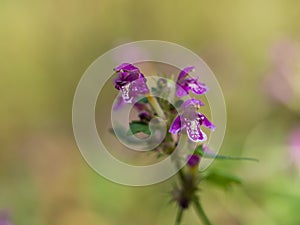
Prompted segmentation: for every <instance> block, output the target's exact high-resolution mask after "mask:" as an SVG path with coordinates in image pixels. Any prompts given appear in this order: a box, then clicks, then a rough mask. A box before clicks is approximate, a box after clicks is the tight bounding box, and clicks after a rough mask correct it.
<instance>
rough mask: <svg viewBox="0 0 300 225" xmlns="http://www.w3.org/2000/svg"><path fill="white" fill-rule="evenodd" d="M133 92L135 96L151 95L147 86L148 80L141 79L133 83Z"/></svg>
mask: <svg viewBox="0 0 300 225" xmlns="http://www.w3.org/2000/svg"><path fill="white" fill-rule="evenodd" d="M131 91H132V92H134V95H137V96H138V95H139V94H147V93H149V88H148V86H147V84H146V78H139V79H137V80H135V81H133V82H132V89H131Z"/></svg>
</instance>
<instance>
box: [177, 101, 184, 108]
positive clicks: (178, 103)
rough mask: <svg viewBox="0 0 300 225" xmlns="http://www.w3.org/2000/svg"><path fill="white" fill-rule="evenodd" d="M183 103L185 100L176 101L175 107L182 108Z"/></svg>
mask: <svg viewBox="0 0 300 225" xmlns="http://www.w3.org/2000/svg"><path fill="white" fill-rule="evenodd" d="M182 103H183V100H181V99H180V100H177V101H176V102H175V107H177V108H180V106H181V105H182Z"/></svg>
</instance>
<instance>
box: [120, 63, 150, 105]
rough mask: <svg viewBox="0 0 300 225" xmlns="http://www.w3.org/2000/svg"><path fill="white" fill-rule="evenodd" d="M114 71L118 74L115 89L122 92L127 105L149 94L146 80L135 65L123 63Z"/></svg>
mask: <svg viewBox="0 0 300 225" xmlns="http://www.w3.org/2000/svg"><path fill="white" fill-rule="evenodd" d="M114 71H116V73H117V77H116V79H115V80H114V85H115V88H116V89H118V90H120V91H121V93H122V97H123V100H124V102H125V103H132V102H133V100H135V99H136V98H137V97H139V96H141V95H143V94H147V93H149V89H148V87H147V85H146V81H147V80H146V78H145V77H144V75H143V74H142V73H141V72H140V70H139V69H138V68H137V67H135V66H134V65H132V64H129V63H123V64H121V65H119V66H117V67H116V68H114Z"/></svg>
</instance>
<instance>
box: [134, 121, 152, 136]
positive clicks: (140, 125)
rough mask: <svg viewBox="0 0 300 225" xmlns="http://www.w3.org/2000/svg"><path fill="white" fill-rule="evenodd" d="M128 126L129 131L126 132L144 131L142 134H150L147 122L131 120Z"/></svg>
mask: <svg viewBox="0 0 300 225" xmlns="http://www.w3.org/2000/svg"><path fill="white" fill-rule="evenodd" d="M129 127H130V131H128V134H137V133H144V134H148V135H151V131H150V129H149V125H148V124H147V123H144V122H141V121H132V122H131V123H130V124H129Z"/></svg>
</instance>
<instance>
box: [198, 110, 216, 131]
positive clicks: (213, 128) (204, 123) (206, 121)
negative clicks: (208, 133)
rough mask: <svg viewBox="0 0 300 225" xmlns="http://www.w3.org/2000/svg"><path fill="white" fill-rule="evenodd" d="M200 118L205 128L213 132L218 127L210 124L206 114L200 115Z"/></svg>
mask: <svg viewBox="0 0 300 225" xmlns="http://www.w3.org/2000/svg"><path fill="white" fill-rule="evenodd" d="M199 118H200V121H201V123H202V124H203V125H204V126H205V127H207V128H209V129H211V130H212V131H214V130H215V129H216V126H215V125H214V124H213V123H212V122H210V121H209V120H208V119H207V117H206V116H205V115H204V114H201V113H200V114H199Z"/></svg>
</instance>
